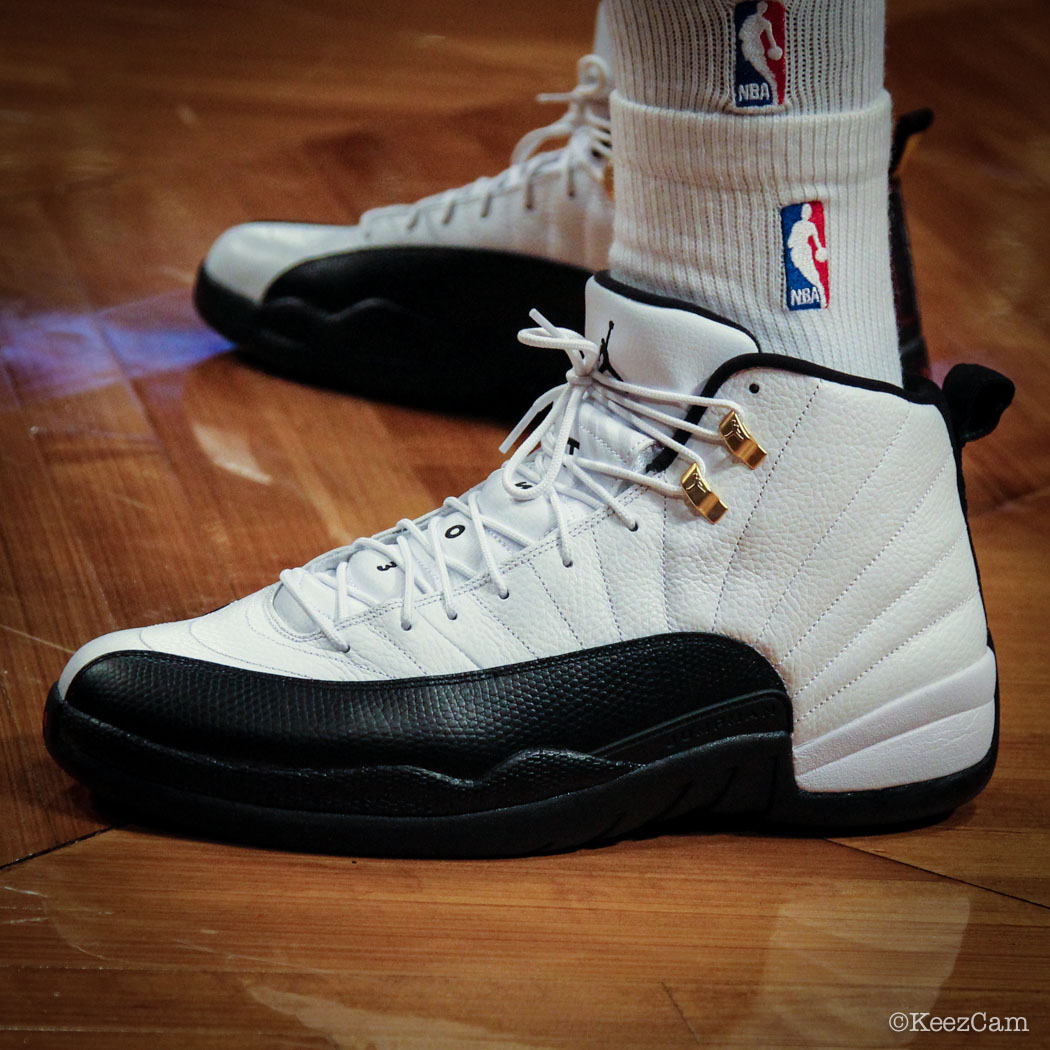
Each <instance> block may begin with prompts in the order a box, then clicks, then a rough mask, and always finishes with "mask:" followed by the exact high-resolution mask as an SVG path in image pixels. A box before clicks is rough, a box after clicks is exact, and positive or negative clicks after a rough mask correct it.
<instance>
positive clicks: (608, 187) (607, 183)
mask: <svg viewBox="0 0 1050 1050" xmlns="http://www.w3.org/2000/svg"><path fill="white" fill-rule="evenodd" d="M602 185H603V186H604V187H605V192H606V193H607V194H608V195H609V200H613V198H614V197H615V196H616V176H615V175H614V174H613V162H612V161H611V160H610V161H607V162H606V164H605V170H604V171H603V172H602Z"/></svg>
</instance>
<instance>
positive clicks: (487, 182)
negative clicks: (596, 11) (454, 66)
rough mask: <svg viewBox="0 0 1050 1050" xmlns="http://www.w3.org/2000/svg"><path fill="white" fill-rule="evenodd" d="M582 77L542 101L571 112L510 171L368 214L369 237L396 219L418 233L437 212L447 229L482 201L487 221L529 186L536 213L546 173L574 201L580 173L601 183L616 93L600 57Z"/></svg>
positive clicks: (531, 138)
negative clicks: (501, 199) (459, 211)
mask: <svg viewBox="0 0 1050 1050" xmlns="http://www.w3.org/2000/svg"><path fill="white" fill-rule="evenodd" d="M577 77H578V83H577V84H576V87H574V88H573V89H572V91H566V92H557V93H552V94H543V95H537V96H536V101H537V102H544V103H549V102H564V103H567V104H568V107H569V108H568V109H567V110H566V111H565V114H564V115H563V116H561V117H560V118H559V119H558V120H556V121H554V123H553V124H547V125H545V126H544V127H542V128H535V129H534V130H532V131H530V132H529V133H528V134H527V135H525V136H524V137H523V138H522V139H521V141H520V142H518V144H517V145H516V146H515V147H514V152H513V153H512V154H511V158H510V161H511V163H510V167H509V168H507V169H506V170H505V171H503V172H501V173H500V174H499V175H496V176H493V177H487V176H485V177H482V178H480V179H476V180H475V181H474V182H471V183H468V184H467V185H466V186H459V187H457V188H456V189H451V190H446V191H445V192H444V193H439V194H436V195H434V196H431V197H424V198H423V199H422V200H419V201H416V203H415V204H399V205H394V206H392V207H390V208H375V209H373V210H371V211H367V212H365V213H364V215H362V216H361V220H360V226H361V228H362V230H363V231H364V232H365V234H366V235H368V234H369V233H370V232H371V228H372V227H373V226H374V225H375V224H376V223H378V222H380V221H382V220H383V219H391V218H397V219H399V220H400V221H401V222H402V223H403V226H404V229H405V230H412V229H414V228H415V226H416V224H417V223H418V222H419V220H420V219H421V218H422V216H423V214H424V213H425V212H427V211H430V210H432V209H434V210H437V211H438V213H439V218H440V221H441V222H442V223H443V224H447V223H449V222H450V221H451V220H452V215H453V213H454V212H455V210H456V208H457V207H458V206H459V205H461V204H466V203H469V202H473V201H478V200H480V201H481V217H482V218H485V217H486V216H487V215H488V214H489V211H490V209H491V207H492V201H493V198H494V197H496V196H497V195H498V194H501V193H505V192H507V191H509V190H513V189H516V188H518V187H519V186H520V187H524V194H523V206H524V207H525V208H526V209H527V210H531V208H532V207H533V194H532V185H533V182H534V180H535V179H536V177H537V176H538V175H539V174H540V173H541V172H554V173H557V174H560V175H561V176H562V179H563V181H564V186H565V192H566V193H567V194H568V195H569V196H570V197H571V196H575V194H576V175H577V172H581V171H582V172H583V173H584V174H585V175H586V176H587V177H588V178H590V179H592V180H594V181H595V182H601V181H602V178H603V173H604V169H605V164H606V163H607V162H608V160H609V158H610V157H611V156H612V144H611V140H610V135H611V122H610V121H609V118H608V117H607V116H605V115H604V112H603V111H604V110H607V107H608V102H609V93H610V91H611V90H612V82H611V76H610V73H609V67H608V66H607V65H606V63H605V61H604V59H602V58H601V57H600V56H598V55H584V56H583V58H581V59H580V61H579V64H578V69H577ZM562 138H568V142H567V143H566V144H565V145H564V146H563V147H562V148H561V149H559V150H554V151H553V152H550V153H542V154H539V155H536V154H537V151H538V150H539V149H540V147H541V146H543V145H545V144H546V143H548V142H550V141H552V140H554V139H562Z"/></svg>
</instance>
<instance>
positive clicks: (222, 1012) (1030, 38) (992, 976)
mask: <svg viewBox="0 0 1050 1050" xmlns="http://www.w3.org/2000/svg"><path fill="white" fill-rule="evenodd" d="M592 14H593V12H592V8H591V4H590V0H579V2H577V0H573V2H571V3H542V2H540V3H537V2H536V0H513V2H502V3H499V4H480V3H479V4H472V3H465V2H463V0H455V2H453V0H440V2H432V0H399V2H397V3H394V2H391V0H388V2H386V3H383V4H376V3H374V2H368V3H365V2H357V0H354V2H342V0H298V2H296V3H294V4H293V3H281V2H278V0H239V2H233V0H231V2H229V3H225V4H221V3H216V2H209V0H182V2H179V3H171V2H161V0H109V2H107V3H104V4H103V3H99V2H98V0H8V2H7V3H6V4H5V5H4V17H3V26H2V29H0V82H2V94H0V292H2V302H0V340H2V348H3V349H2V357H0V494H2V495H0V500H2V502H0V507H2V510H0V866H5V867H4V870H3V872H2V874H0V970H2V975H0V1048H6V1047H14V1046H31V1047H49V1048H50V1047H54V1048H67V1047H68V1048H73V1047H76V1048H78V1050H79V1048H106V1050H125V1048H132V1047H134V1048H138V1047H148V1048H150V1050H168V1048H171V1050H186V1048H198V1047H199V1048H202V1050H211V1048H215V1047H245V1048H248V1047H250V1048H252V1050H268V1048H271V1047H273V1048H276V1047H289V1048H290V1047H296V1048H299V1047H341V1048H354V1050H363V1048H366V1047H367V1048H378V1050H386V1048H392V1047H398V1048H400V1047H411V1048H424V1047H425V1048H430V1050H433V1048H442V1050H444V1048H449V1050H451V1048H456V1050H459V1048H471V1047H473V1048H488V1047H499V1048H512V1047H514V1048H525V1047H529V1048H539V1047H544V1048H546V1047H549V1048H567V1047H594V1048H602V1050H606V1048H633V1047H692V1046H697V1045H700V1046H715V1047H745V1048H750V1050H760V1048H773V1047H882V1046H902V1045H914V1046H922V1047H926V1046H932V1047H956V1046H980V1047H985V1046H989V1047H992V1046H1010V1047H1017V1048H1028V1047H1037V1046H1040V1047H1045V1046H1050V992H1048V985H1050V658H1048V652H1050V646H1048V643H1047V638H1046V634H1047V619H1048V614H1050V571H1048V569H1050V564H1048V553H1047V552H1048V543H1050V452H1048V449H1050V409H1048V405H1050V358H1048V356H1047V355H1048V335H1050V295H1048V294H1047V288H1048V286H1050V92H1048V91H1047V90H1046V70H1047V68H1048V66H1050V9H1048V8H1047V6H1046V3H1045V0H1016V2H1014V3H1011V4H1010V5H1003V4H1001V3H998V2H995V0H983V2H966V0H951V2H949V0H921V2H919V0H900V2H897V3H893V4H891V19H890V29H889V64H890V70H889V79H890V84H891V87H892V89H893V90H894V93H895V98H896V102H897V104H898V107H899V108H901V109H903V108H911V107H914V106H916V105H919V104H930V105H932V106H934V107H935V108H936V110H937V112H938V120H937V123H936V125H935V126H934V129H933V130H932V131H931V132H930V133H929V134H928V136H927V137H926V140H925V141H924V143H923V147H922V149H921V150H920V151H919V153H918V155H917V156H916V158H915V160H914V162H913V163H912V165H911V167H910V169H909V171H908V173H907V179H906V187H905V188H906V196H907V198H908V201H909V204H910V211H911V217H912V223H913V241H914V246H915V250H916V254H917V259H918V271H919V282H920V290H921V293H922V297H923V301H924V304H925V316H926V323H927V328H928V335H929V338H930V342H931V344H932V348H933V353H934V356H935V358H936V362H937V369H938V370H939V374H943V371H944V369H945V367H946V366H947V364H948V363H950V362H954V361H957V360H972V361H980V362H983V363H986V364H988V365H991V366H993V367H995V368H998V369H1000V370H1002V371H1004V372H1006V373H1007V374H1009V375H1010V376H1012V377H1013V378H1014V379H1015V380H1016V381H1017V383H1018V395H1017V400H1016V404H1015V407H1014V408H1013V409H1012V410H1011V412H1010V413H1009V415H1008V416H1007V417H1006V419H1005V420H1004V422H1003V425H1002V426H1001V428H1000V430H999V431H998V432H997V433H996V434H995V435H993V436H992V437H991V438H989V439H988V440H986V441H984V442H982V443H980V444H979V445H976V446H971V449H970V450H968V451H967V453H966V460H967V462H966V467H967V473H968V477H969V483H970V492H971V510H972V525H973V533H974V542H975V544H976V548H977V552H978V555H979V557H980V562H981V568H982V570H983V580H984V587H985V594H986V597H987V602H988V612H989V618H990V621H991V626H992V630H993V632H994V634H995V638H996V642H997V646H998V653H999V659H1000V667H1001V674H1002V726H1003V728H1002V747H1001V760H1000V765H999V768H998V771H997V773H996V775H995V777H994V779H993V781H992V783H991V785H990V787H989V788H988V789H987V791H986V792H985V793H984V794H983V795H981V796H980V797H979V798H978V799H977V800H976V801H975V802H973V803H972V804H970V805H968V806H966V807H964V808H963V809H961V810H959V811H958V812H956V813H955V814H954V815H953V816H952V817H950V818H949V819H948V820H946V821H945V822H944V823H942V824H940V825H937V826H935V827H930V828H925V829H920V830H915V831H910V832H907V833H904V834H899V835H894V836H889V835H886V836H873V837H863V838H859V837H854V838H846V839H835V840H822V839H804V838H789V837H777V836H774V835H770V834H768V833H761V832H755V831H753V830H751V831H737V830H734V829H730V828H725V827H723V828H712V827H694V828H681V829H678V830H677V832H676V833H675V834H671V835H665V836H662V837H653V838H644V837H643V838H639V839H633V840H628V841H624V842H620V843H618V844H616V845H613V846H610V847H607V848H603V849H594V850H582V851H579V852H577V853H573V854H568V855H565V856H556V857H545V858H540V859H525V860H515V861H502V862H496V863H450V862H441V863H433V862H431V863H425V862H406V861H381V860H367V859H357V860H355V859H349V858H347V859H341V858H318V857H311V856H296V855H289V854H271V853H267V852H263V851H252V850H246V849H236V848H230V847H226V846H220V845H214V844H210V843H206V842H198V841H191V840H180V839H173V838H167V837H161V836H158V835H154V834H151V833H149V832H146V831H143V830H140V829H137V828H114V827H109V826H108V825H107V823H106V820H105V819H104V817H102V816H101V815H99V814H98V813H96V812H95V811H94V810H93V809H92V806H91V803H90V801H89V799H88V798H86V797H85V795H84V793H83V792H82V791H81V790H79V789H78V788H77V787H76V786H75V785H74V784H73V783H71V782H70V781H69V780H68V779H67V778H66V777H65V776H64V775H63V774H61V773H60V772H59V771H58V770H57V769H56V768H55V767H54V766H53V765H52V764H51V762H50V761H49V759H48V758H47V756H46V754H45V753H44V750H43V747H42V745H41V743H40V734H39V721H40V711H41V705H42V703H43V699H44V696H45V692H46V690H47V688H48V686H49V685H50V684H51V682H52V681H53V680H54V679H55V677H56V676H57V674H58V672H59V670H60V669H61V667H62V665H63V663H64V661H65V659H66V657H67V655H68V654H69V653H70V652H71V651H72V650H73V649H74V648H75V647H76V646H77V645H78V644H80V643H81V642H83V641H85V640H86V639H88V638H89V637H92V636H94V635H96V634H99V633H101V632H103V631H107V630H110V629H113V628H117V627H123V626H131V625H137V624H141V623H147V622H154V621H159V620H165V619H173V618H179V617H184V616H189V615H193V614H196V613H198V612H201V611H203V610H206V609H210V608H213V607H215V606H217V605H219V604H221V603H223V602H225V601H227V600H229V599H231V598H233V597H235V596H237V595H240V594H243V593H245V592H246V591H248V590H251V589H254V588H256V587H259V586H262V585H263V584H266V583H268V582H270V581H271V580H272V579H273V578H274V577H275V576H276V574H277V572H278V571H279V570H280V569H281V568H284V567H286V566H289V565H295V564H300V563H302V562H303V561H305V560H306V559H307V558H309V557H310V556H312V555H313V554H315V553H317V552H319V551H321V550H324V549H327V548H329V547H332V546H334V545H336V544H338V543H340V542H342V541H344V540H346V539H348V538H350V537H353V536H356V535H358V534H368V533H371V532H373V531H374V530H376V529H379V528H381V527H384V526H386V525H388V524H390V523H391V522H393V521H394V520H395V519H396V518H397V517H400V516H403V515H408V516H412V515H416V514H419V513H421V512H423V511H424V510H426V509H428V508H429V507H430V506H431V505H433V504H435V503H436V502H437V501H439V500H440V499H441V498H443V497H444V496H446V495H448V494H450V493H458V492H460V491H461V490H463V489H465V488H467V487H468V486H469V485H470V484H472V483H473V482H474V481H475V480H476V479H477V478H478V477H479V476H480V475H481V473H482V472H483V471H486V470H488V469H490V468H491V467H492V466H493V465H494V464H495V463H496V462H497V458H498V453H497V452H496V448H495V445H496V442H497V440H498V439H499V437H500V436H501V434H502V428H501V427H498V426H496V425H495V424H492V423H483V422H476V421H470V420H462V419H449V418H444V417H442V416H440V415H437V414H426V413H420V412H414V411H410V410H407V409H402V408H396V407H390V406H383V405H377V404H371V403H367V402H364V401H360V400H355V399H352V398H348V397H344V396H339V395H337V394H333V393H329V392H324V391H320V390H315V389H308V388H305V387H301V386H296V385H294V384H292V383H289V382H285V381H282V380H279V379H276V378H273V377H270V376H267V375H263V374H260V373H258V372H255V371H253V370H252V369H251V368H249V367H247V366H246V365H245V364H244V363H242V362H241V361H240V360H238V359H237V358H236V357H235V356H233V355H232V354H231V353H230V352H228V347H227V346H226V345H225V344H224V343H223V342H221V341H220V340H219V339H218V338H217V337H215V336H214V335H212V334H210V333H209V332H208V331H207V330H206V329H204V328H203V327H202V326H201V324H200V323H199V322H198V321H197V320H196V319H195V317H194V314H193V312H192V309H191V307H190V304H189V296H188V292H189V287H190V283H191V280H192V276H193V272H194V270H195V268H196V265H197V263H198V261H199V259H200V257H201V255H202V253H203V252H204V251H205V249H206V248H207V246H208V244H209V243H210V241H211V239H212V238H213V237H214V236H215V235H216V234H217V233H218V232H219V231H221V230H222V229H223V228H224V227H226V226H227V225H229V224H231V223H234V222H237V221H240V220H244V219H247V218H252V217H288V218H304V219H320V220H334V221H343V220H349V219H352V218H353V217H354V216H355V215H356V214H357V213H358V212H359V211H360V210H361V209H362V208H364V207H367V206H369V205H372V204H377V203H385V202H390V201H393V200H399V199H412V198H414V197H415V196H417V195H418V194H420V193H422V192H426V191H435V190H438V189H441V188H444V187H445V186H447V185H452V184H457V183H459V182H462V181H465V180H467V179H469V178H471V177H473V176H474V175H476V174H478V173H480V172H495V171H497V170H498V169H499V168H500V167H502V166H503V164H504V162H505V159H506V156H507V153H508V151H509V149H510V146H511V145H512V144H513V142H514V141H515V139H516V138H517V137H518V135H519V134H521V133H522V132H524V131H525V130H527V129H528V128H529V127H531V126H534V125H535V124H536V123H537V121H538V120H541V119H544V118H547V119H549V118H550V115H549V114H548V113H547V111H545V110H544V111H539V110H538V109H537V107H535V106H534V105H533V104H532V103H531V101H530V100H531V97H532V95H533V94H534V93H535V92H536V91H540V90H552V89H559V88H564V87H566V86H568V85H570V84H571V82H572V76H573V71H574V62H575V59H576V57H577V56H578V55H579V54H581V53H583V52H584V51H585V50H587V48H588V37H589V32H590V22H591V18H592ZM464 301H465V306H466V308H468V309H469V295H465V296H464ZM523 321H524V318H523ZM898 1010H904V1011H930V1012H931V1014H934V1015H944V1016H955V1015H961V1014H970V1013H972V1012H973V1011H984V1012H985V1013H986V1014H987V1016H988V1017H989V1018H993V1017H997V1016H1023V1017H1026V1018H1027V1021H1028V1025H1029V1028H1030V1032H1029V1034H1027V1035H1023V1034H1009V1035H994V1034H991V1033H985V1034H983V1035H979V1036H978V1035H974V1036H966V1037H962V1036H959V1035H957V1034H944V1033H940V1034H938V1033H937V1032H930V1033H921V1032H919V1033H914V1034H908V1033H906V1034H903V1035H897V1034H894V1033H892V1032H891V1031H890V1029H889V1026H888V1018H889V1016H890V1014H891V1013H893V1012H895V1011H898Z"/></svg>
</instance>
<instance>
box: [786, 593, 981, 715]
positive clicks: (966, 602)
mask: <svg viewBox="0 0 1050 1050" xmlns="http://www.w3.org/2000/svg"><path fill="white" fill-rule="evenodd" d="M974 599H977V601H980V600H981V592H980V589H978V588H975V589H974V590H972V591H971V592H970V593H969V594H968V595H967V596H966V597H965V598H963V599H962V601H960V602H957V603H956V604H955V605H953V606H952V607H951V608H950V609H949V610H948V611H947V612H944V613H941V615H940V616H938V617H937V618H936V619H935V620H931V621H930V622H929V623H928V624H926V625H925V626H924V627H923V628H922V630H920V631H916V632H915V634H913V635H912V636H911V637H910V638H906V639H905V640H904V641H903V642H901V643H900V645H897V646H895V647H894V648H893V649H891V650H890V651H889V652H888V653H884V654H883V655H882V656H880V657H879V659H878V660H876V661H875V663H873V664H872V665H871V666H870V667H868V668H866V669H865V670H863V671H861V672H860V674H858V675H856V676H855V677H854V678H851V679H850V680H849V681H848V682H847V683H846V684H845V685H842V686H839V688H838V689H836V690H835V692H833V693H831V694H830V695H829V696H826V697H825V698H824V699H823V700H821V701H820V703H818V704H817V705H816V706H815V707H811V708H810V709H809V710H808V711H807V712H806V713H805V714H804V715H802V716H801V718H799V719H798V721H797V722H796V723H795V725H796V726H800V725H802V723H803V722H805V721H806V720H807V719H808V718H810V717H812V716H813V715H815V714H816V713H817V712H818V711H819V710H820V709H821V708H822V707H824V706H825V704H829V703H830V702H831V701H832V700H834V699H835V697H837V696H839V695H840V694H842V693H844V692H845V691H846V690H847V689H851V688H852V687H853V686H855V685H856V684H857V683H858V682H859V681H860V680H861V679H862V678H864V677H866V676H867V675H869V674H871V672H872V671H874V670H875V668H876V667H878V666H880V665H881V664H884V663H885V662H886V661H887V660H889V659H890V658H891V657H893V656H896V655H897V653H899V652H900V651H901V650H902V649H904V648H906V647H907V646H909V645H911V644H912V642H914V641H916V640H917V639H919V638H921V637H922V636H923V635H924V634H926V632H927V631H930V630H932V629H933V628H934V627H936V626H937V625H938V624H940V623H943V622H944V621H945V620H947V619H948V618H949V617H950V616H954V615H955V613H957V612H958V611H959V610H960V609H962V608H964V607H965V606H966V605H969V603H970V602H972V601H973V600H974Z"/></svg>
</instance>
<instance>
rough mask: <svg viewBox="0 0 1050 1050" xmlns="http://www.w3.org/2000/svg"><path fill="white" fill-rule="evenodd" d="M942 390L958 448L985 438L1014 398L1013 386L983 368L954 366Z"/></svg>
mask: <svg viewBox="0 0 1050 1050" xmlns="http://www.w3.org/2000/svg"><path fill="white" fill-rule="evenodd" d="M942 390H943V391H944V397H945V400H946V401H947V402H948V411H949V414H950V416H951V420H952V426H953V428H954V430H955V433H956V435H957V437H958V439H959V443H960V444H961V445H965V444H968V443H969V442H971V441H976V440H977V439H978V438H983V437H987V435H989V434H990V433H991V432H992V431H993V430H995V428H996V427H997V426H998V425H999V420H1000V419H1001V418H1002V414H1003V413H1004V412H1005V411H1006V410H1007V408H1009V407H1010V402H1011V401H1013V399H1014V384H1013V383H1012V382H1011V381H1010V380H1009V379H1007V378H1006V376H1004V375H1002V374H1001V373H999V372H996V371H995V370H994V369H992V368H985V366H984V365H970V364H967V365H956V366H955V367H954V368H953V369H952V370H951V371H950V372H949V373H948V374H947V376H945V378H944V384H943V386H942Z"/></svg>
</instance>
